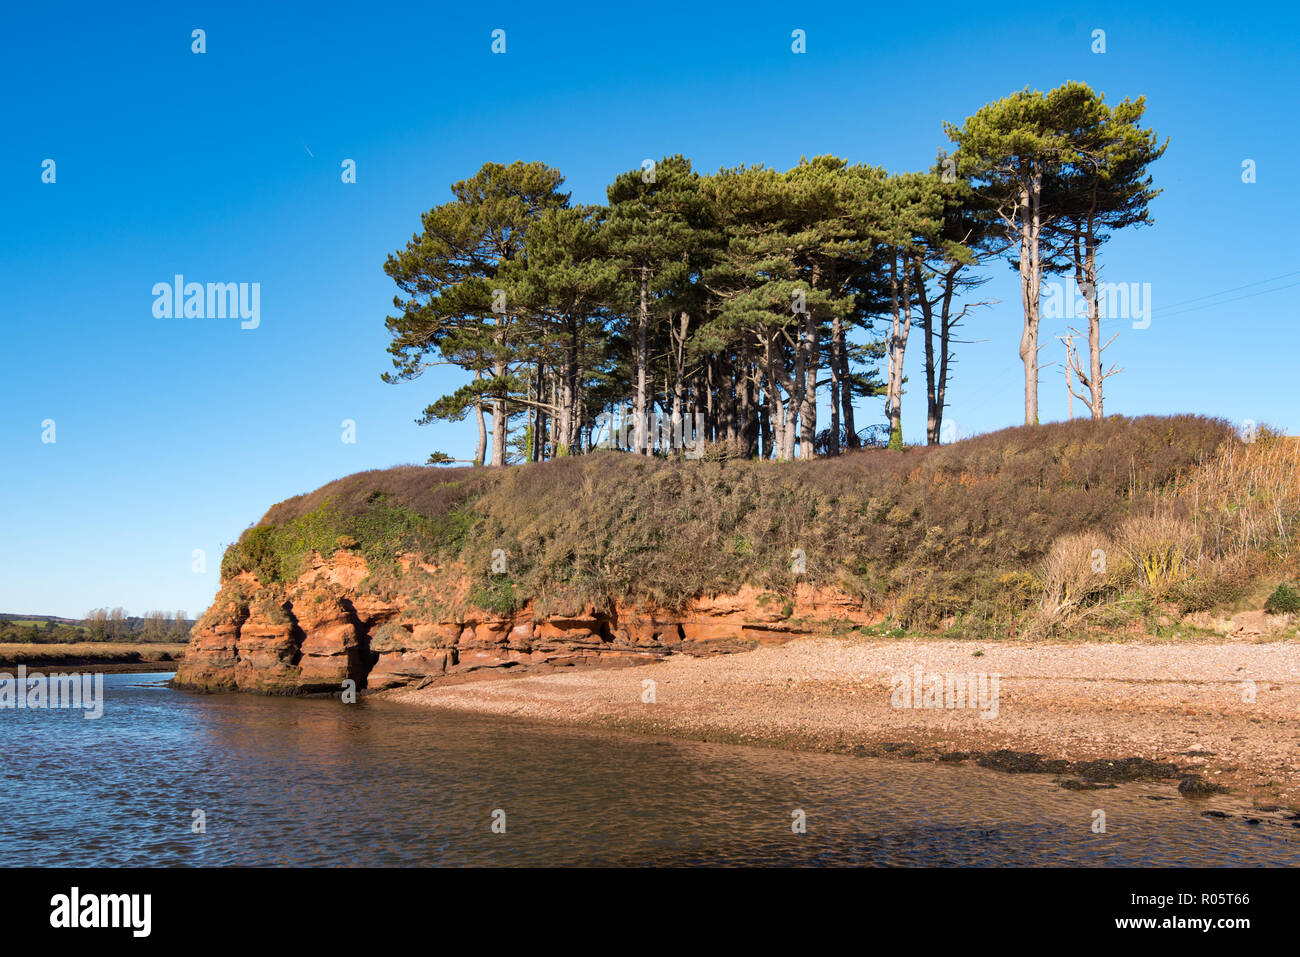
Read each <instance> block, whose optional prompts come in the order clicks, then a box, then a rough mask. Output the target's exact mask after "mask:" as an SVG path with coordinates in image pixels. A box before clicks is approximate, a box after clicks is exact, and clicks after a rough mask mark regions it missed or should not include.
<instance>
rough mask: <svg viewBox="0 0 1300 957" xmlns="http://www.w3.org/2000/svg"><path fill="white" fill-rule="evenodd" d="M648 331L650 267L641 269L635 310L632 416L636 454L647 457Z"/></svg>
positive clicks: (648, 450) (648, 451) (648, 452)
mask: <svg viewBox="0 0 1300 957" xmlns="http://www.w3.org/2000/svg"><path fill="white" fill-rule="evenodd" d="M649 330H650V267H648V266H642V267H641V304H640V308H639V309H638V310H637V330H636V401H635V403H634V404H633V410H632V415H633V416H634V417H635V418H636V452H637V454H638V455H649V454H650V449H649V442H648V438H649V437H648V436H647V434H646V365H647V364H648V355H647V353H648V348H647V338H648V336H649Z"/></svg>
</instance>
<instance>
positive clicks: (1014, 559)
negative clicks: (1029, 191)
mask: <svg viewBox="0 0 1300 957" xmlns="http://www.w3.org/2000/svg"><path fill="white" fill-rule="evenodd" d="M1298 465H1300V445H1298V444H1297V441H1296V440H1295V439H1291V438H1286V437H1281V436H1276V435H1274V434H1272V433H1269V432H1267V431H1266V430H1265V431H1264V432H1262V433H1261V434H1260V436H1259V438H1258V440H1257V441H1255V442H1253V443H1250V444H1247V443H1244V442H1242V441H1241V440H1240V439H1239V438H1238V437H1237V436H1236V435H1235V433H1234V432H1233V430H1232V429H1231V427H1230V426H1229V425H1228V424H1227V423H1225V422H1222V421H1219V420H1212V419H1206V418H1203V417H1197V416H1174V417H1155V416H1147V417H1141V418H1136V419H1128V418H1124V417H1120V416H1113V417H1111V418H1108V419H1105V420H1103V421H1100V422H1094V421H1091V420H1088V421H1075V422H1069V423H1059V424H1053V425H1042V426H1032V427H1021V428H1013V429H1006V430H1003V431H1001V432H996V433H991V434H988V435H984V436H980V437H977V438H973V439H969V440H965V441H962V442H958V443H955V444H952V445H947V446H939V447H931V448H915V449H908V450H906V451H902V452H898V451H891V450H885V449H872V450H864V451H859V452H855V453H852V454H847V455H842V456H839V457H835V458H829V459H821V460H815V461H811V462H806V461H799V462H770V461H751V460H745V459H728V458H726V457H725V456H724V455H723V454H721V453H720V452H713V453H711V454H706V456H705V460H703V461H683V460H670V459H662V458H647V457H640V456H632V455H628V454H624V453H618V452H597V453H595V454H589V455H582V456H573V457H562V458H559V459H556V460H553V461H548V462H543V463H538V464H532V465H528V466H523V467H517V468H508V469H502V470H487V469H467V468H466V469H434V468H429V467H420V466H404V467H398V468H393V469H387V470H382V471H371V472H362V473H358V474H355V475H351V476H348V477H346V478H343V479H339V480H338V481H335V482H331V483H330V484H328V485H325V486H323V487H322V488H320V489H317V490H316V491H314V492H312V493H310V494H307V495H302V496H297V497H295V498H292V499H289V500H287V501H285V502H282V503H280V504H278V505H276V506H274V507H273V508H271V509H270V510H269V511H268V512H267V513H266V515H265V516H264V517H263V518H262V520H261V521H260V522H258V523H257V524H256V525H255V526H253V527H252V528H250V529H248V530H247V531H246V532H245V533H244V534H243V535H242V536H241V537H240V539H239V541H238V542H236V543H235V544H234V545H232V546H231V547H230V548H229V549H228V550H227V552H226V554H225V556H224V558H223V562H222V578H223V580H229V579H232V578H234V577H236V576H238V575H239V574H240V573H241V572H251V573H253V574H254V575H255V576H256V578H257V579H258V581H259V582H260V583H262V584H263V585H268V584H273V583H280V582H285V581H290V580H292V579H293V578H295V577H296V576H297V575H298V574H299V573H300V572H301V571H302V569H303V568H304V566H305V564H306V563H307V562H309V561H310V558H311V554H312V552H313V551H315V552H318V553H320V554H323V555H328V554H331V553H333V552H335V551H336V550H337V549H339V548H343V549H349V550H356V551H358V552H360V553H361V554H362V555H364V557H365V558H366V560H367V564H368V567H369V575H368V577H367V578H366V579H365V580H364V581H363V582H362V583H361V585H360V590H361V591H362V592H366V591H369V592H372V593H375V594H380V595H383V594H385V593H389V592H394V591H396V590H398V589H399V588H400V589H401V590H402V591H404V592H406V593H408V594H410V593H414V594H420V595H423V596H425V598H426V599H427V601H428V603H429V606H430V612H431V614H433V613H435V612H437V613H441V612H445V611H446V610H447V604H448V603H450V602H452V601H453V599H452V598H450V597H449V595H448V592H447V589H446V588H445V584H446V583H445V581H440V580H439V578H438V577H437V575H435V574H432V573H430V571H429V570H428V569H427V568H425V569H422V568H421V567H420V565H421V564H425V565H428V566H436V567H437V568H447V569H451V568H454V569H458V570H459V574H461V575H468V576H469V578H470V579H471V581H472V588H471V589H470V591H469V593H468V596H467V597H466V598H465V599H464V600H467V601H469V602H471V603H472V604H474V605H476V606H478V607H480V608H485V609H489V610H493V611H500V612H502V613H506V612H509V611H511V610H513V609H514V608H516V607H519V606H520V605H522V604H523V603H524V602H525V601H528V600H530V599H531V600H532V601H533V602H534V606H535V608H536V609H537V610H538V611H539V612H540V613H563V612H564V609H566V608H571V607H573V606H576V605H582V604H588V603H590V604H595V605H596V606H597V607H599V606H600V605H602V604H605V603H609V602H612V601H614V600H616V599H619V598H632V599H644V600H648V601H652V602H654V603H656V604H658V605H661V606H664V607H678V606H681V605H682V604H684V603H685V602H687V601H688V600H689V599H691V598H692V597H694V596H698V595H704V594H718V593H725V592H732V591H735V590H736V589H737V588H738V587H739V586H740V585H742V584H745V583H749V584H752V585H754V586H756V587H759V588H762V589H765V590H766V592H767V593H769V594H770V595H771V600H774V601H784V600H786V599H787V598H788V596H789V595H790V594H791V592H792V590H793V588H794V586H795V584H796V583H798V582H808V583H810V584H813V585H824V586H828V587H834V588H837V589H840V590H842V591H844V592H847V593H849V594H851V595H854V596H857V597H858V598H860V599H861V601H862V602H863V604H864V605H866V606H870V607H873V608H876V609H879V610H880V611H881V612H882V613H884V614H885V615H887V618H886V623H887V626H888V627H889V628H897V629H904V630H907V631H911V632H922V633H929V634H936V635H943V636H946V637H971V638H998V637H1015V636H1039V637H1047V636H1061V635H1078V634H1088V633H1104V634H1106V635H1114V634H1115V633H1116V632H1124V631H1133V630H1137V631H1140V632H1151V633H1159V630H1160V628H1161V627H1167V626H1169V624H1170V623H1171V622H1175V621H1177V620H1178V619H1179V617H1180V616H1184V615H1188V614H1192V613H1197V612H1210V611H1214V610H1224V611H1231V610H1233V609H1235V608H1238V607H1245V606H1247V605H1253V607H1255V608H1259V607H1260V606H1262V605H1263V604H1264V601H1265V599H1266V598H1267V597H1268V596H1269V595H1270V594H1271V593H1272V592H1274V591H1275V590H1276V589H1277V587H1278V586H1279V584H1283V583H1285V582H1287V581H1288V580H1290V579H1292V578H1293V577H1294V576H1295V574H1296V570H1297V565H1296V556H1295V553H1294V551H1293V550H1292V548H1291V538H1292V535H1293V533H1294V530H1295V526H1296V524H1297V521H1298V520H1300V483H1298V482H1297V480H1296V478H1295V475H1296V467H1297V466H1298ZM498 550H500V551H498ZM400 555H415V556H417V557H418V558H419V559H420V561H419V562H416V563H414V564H412V565H410V567H409V568H408V569H405V570H404V568H403V567H402V565H401V564H400V563H399V562H398V556H400ZM494 558H496V559H497V564H496V568H497V569H500V568H501V565H500V560H501V559H504V562H505V564H504V568H505V572H504V573H501V572H499V571H498V572H494V571H493V568H494ZM245 598H246V600H248V601H250V602H255V601H257V600H258V599H259V596H258V595H257V594H249V595H247V596H242V597H241V599H240V600H243V599H245ZM435 620H436V619H435Z"/></svg>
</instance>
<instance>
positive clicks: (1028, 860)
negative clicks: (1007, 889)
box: [0, 674, 1300, 866]
mask: <svg viewBox="0 0 1300 957" xmlns="http://www.w3.org/2000/svg"><path fill="white" fill-rule="evenodd" d="M169 677H170V675H166V674H148V675H141V674H127V675H108V676H106V677H105V682H104V687H105V696H106V703H105V711H104V715H103V717H102V718H100V719H99V720H95V721H88V720H85V719H84V718H83V717H82V716H81V713H80V712H71V711H7V710H6V711H0V749H2V753H3V755H4V765H3V770H2V771H0V831H2V832H3V834H2V838H0V865H4V866H18V865H28V866H30V865H72V866H81V865H97V864H102V865H146V866H147V865H172V864H185V865H277V864H305V865H333V866H355V865H435V864H449V865H463V864H484V865H511V864H526V865H590V864H619V865H624V864H627V865H642V864H903V865H949V866H952V865H975V866H982V865H1081V864H1082V865H1112V864H1130V865H1149V864H1157V865H1160V864H1170V865H1172V864H1190V865H1222V864H1279V865H1281V864H1286V865H1296V864H1300V829H1292V828H1288V827H1279V826H1274V825H1268V824H1265V825H1258V826H1253V827H1252V826H1249V825H1247V824H1245V823H1244V822H1243V821H1241V820H1240V819H1239V818H1238V819H1233V820H1227V821H1222V820H1211V819H1208V818H1204V817H1202V816H1201V811H1203V810H1205V809H1206V808H1208V807H1214V806H1225V805H1222V804H1220V805H1215V804H1207V803H1206V802H1203V801H1202V802H1191V801H1186V800H1183V799H1182V798H1180V797H1178V796H1177V791H1176V790H1175V788H1174V787H1173V786H1172V785H1125V786H1121V787H1120V788H1117V789H1115V790H1105V791H1091V792H1071V791H1065V790H1063V789H1061V788H1060V787H1058V786H1057V785H1055V784H1054V783H1052V781H1051V779H1050V778H1048V777H1046V776H1041V775H1006V774H1002V773H999V772H995V771H988V770H985V769H983V768H978V767H972V766H967V765H958V766H954V765H942V764H939V765H936V764H914V763H911V762H907V761H901V760H899V761H894V760H879V759H871V758H853V757H846V756H841V755H823V754H801V753H790V752H784V751H776V750H769V749H764V748H750V747H737V746H731V745H713V744H701V743H695V742H687V741H676V740H666V739H661V738H648V737H635V736H624V735H613V734H610V733H607V732H603V731H602V732H595V731H585V730H577V731H573V730H558V729H554V728H549V727H544V726H537V725H531V724H526V723H522V722H516V721H507V720H502V719H499V718H488V717H479V716H473V715H460V714H454V713H448V712H431V711H427V710H424V709H419V708H414V707H411V706H404V705H398V704H393V703H388V702H376V701H364V700H363V701H362V702H361V703H358V704H355V705H344V704H342V703H341V702H339V701H337V700H322V699H284V698H263V697H256V696H252V695H194V694H188V693H184V692H178V691H173V690H171V689H169V688H167V687H166V685H165V683H166V681H167V680H168V678H169ZM1153 798H1169V800H1153ZM196 809H197V810H202V811H203V812H204V815H205V822H204V823H205V827H206V830H205V831H204V832H203V833H194V832H193V830H192V822H193V821H194V815H193V812H194V811H195V810H196ZM1098 809H1100V810H1103V811H1104V812H1105V814H1106V833H1104V834H1102V833H1094V832H1093V830H1092V825H1093V821H1094V811H1095V810H1098ZM796 810H802V811H803V812H804V815H805V816H806V833H804V834H795V833H793V831H792V827H791V825H792V823H793V821H794V817H793V816H792V815H793V812H794V811H796ZM494 811H503V812H504V819H505V833H493V831H492V823H493V812H494ZM498 818H499V816H498Z"/></svg>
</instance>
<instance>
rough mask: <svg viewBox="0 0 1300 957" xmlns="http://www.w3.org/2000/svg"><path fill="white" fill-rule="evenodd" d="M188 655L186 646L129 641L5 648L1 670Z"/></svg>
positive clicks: (0, 651) (0, 650)
mask: <svg viewBox="0 0 1300 957" xmlns="http://www.w3.org/2000/svg"><path fill="white" fill-rule="evenodd" d="M184 652H185V643H184V642H150V643H148V644H138V643H132V642H128V641H122V642H118V641H78V642H73V643H71V644H66V645H44V644H41V645H37V644H27V643H22V644H2V645H0V666H4V667H13V666H15V665H19V664H25V665H28V666H29V667H31V666H36V665H58V664H65V663H72V664H119V663H120V664H128V663H131V662H140V661H143V662H149V661H173V660H175V659H177V658H179V657H180V656H181V655H182V654H184Z"/></svg>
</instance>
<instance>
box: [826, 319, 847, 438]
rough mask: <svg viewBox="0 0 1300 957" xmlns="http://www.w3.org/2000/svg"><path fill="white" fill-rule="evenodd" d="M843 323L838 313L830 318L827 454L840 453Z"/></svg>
mask: <svg viewBox="0 0 1300 957" xmlns="http://www.w3.org/2000/svg"><path fill="white" fill-rule="evenodd" d="M843 335H844V324H843V321H842V320H841V319H840V317H839V316H838V315H836V316H835V318H834V319H832V320H831V436H830V442H829V444H828V445H827V447H826V454H827V455H839V454H840V355H841V337H842V336H843Z"/></svg>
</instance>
